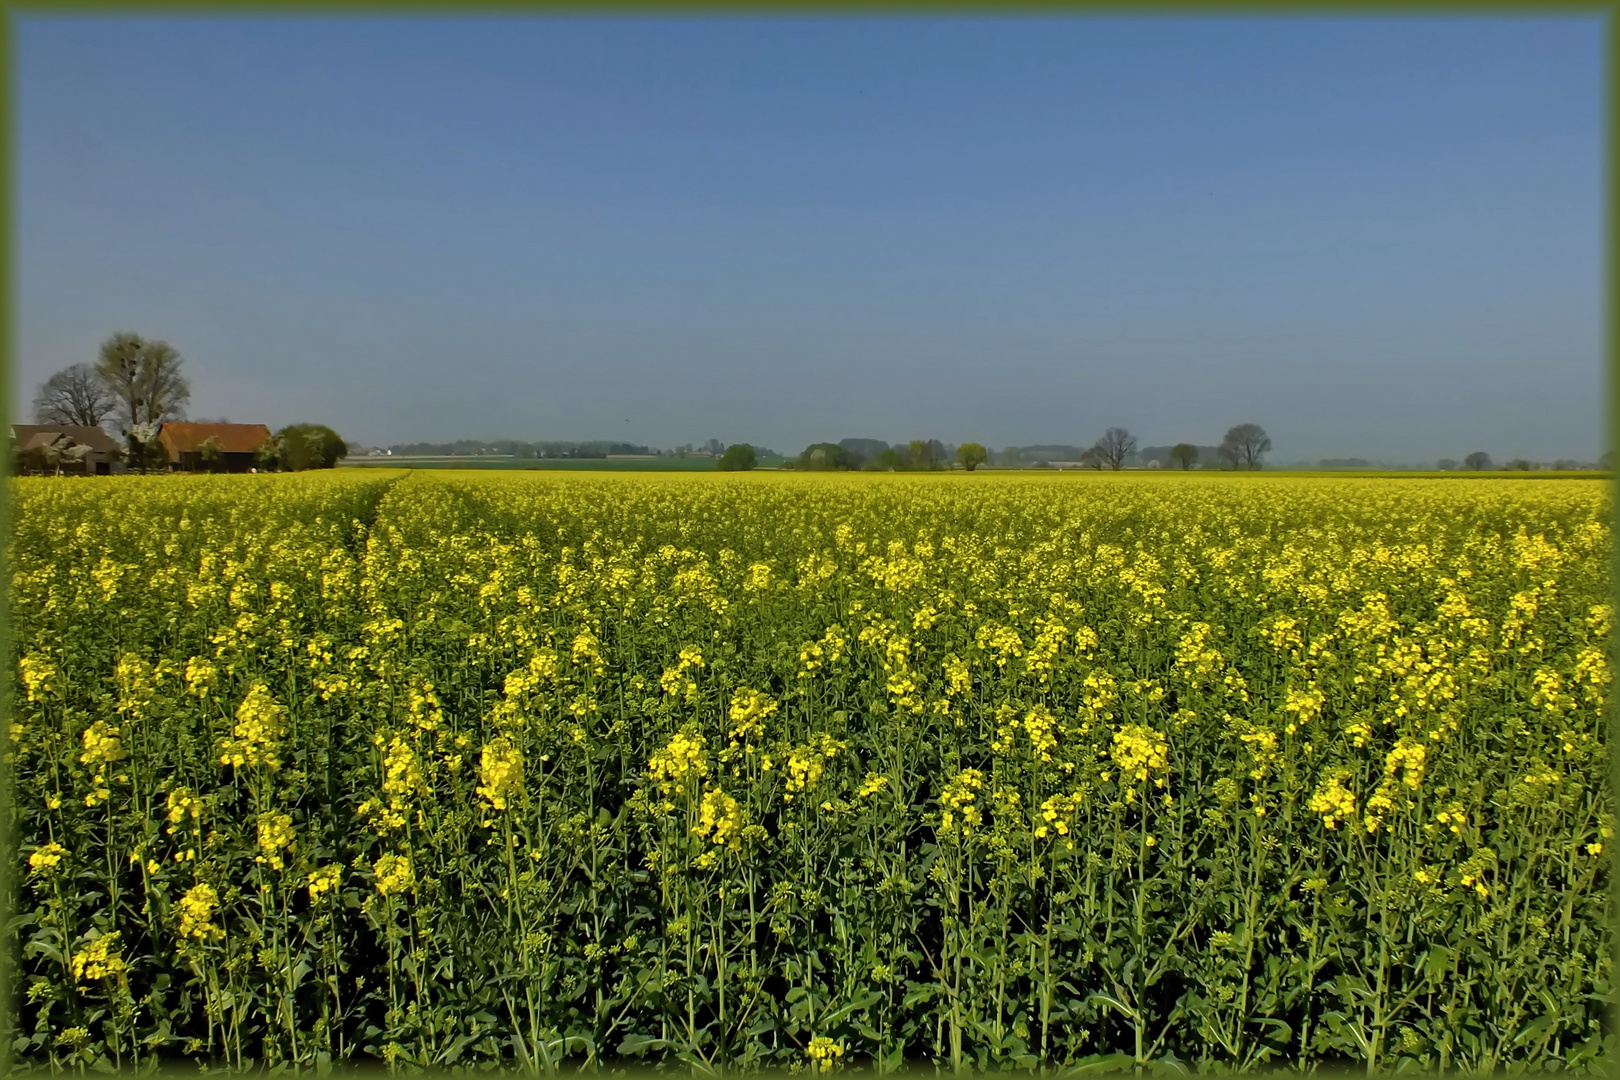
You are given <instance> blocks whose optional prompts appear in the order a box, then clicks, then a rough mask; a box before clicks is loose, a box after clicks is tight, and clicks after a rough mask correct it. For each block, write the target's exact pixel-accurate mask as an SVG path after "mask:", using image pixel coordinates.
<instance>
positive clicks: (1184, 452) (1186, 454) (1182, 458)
mask: <svg viewBox="0 0 1620 1080" xmlns="http://www.w3.org/2000/svg"><path fill="white" fill-rule="evenodd" d="M1170 460H1171V461H1173V462H1175V463H1176V467H1177V468H1178V469H1190V468H1192V467H1193V465H1194V464H1196V463H1197V461H1198V447H1196V446H1194V445H1193V444H1192V443H1176V445H1174V446H1172V447H1171V448H1170Z"/></svg>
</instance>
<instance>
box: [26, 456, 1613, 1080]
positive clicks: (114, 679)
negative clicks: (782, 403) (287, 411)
mask: <svg viewBox="0 0 1620 1080" xmlns="http://www.w3.org/2000/svg"><path fill="white" fill-rule="evenodd" d="M12 494H13V499H14V503H13V505H14V511H13V513H14V518H13V522H14V532H13V536H12V539H11V548H10V564H9V569H10V575H11V578H10V589H11V593H10V610H11V621H12V636H11V649H12V650H13V655H12V657H11V662H12V664H13V665H14V668H13V670H14V673H15V679H14V683H15V692H14V702H15V706H14V709H13V711H12V716H11V728H10V744H9V745H10V755H11V759H10V769H11V777H12V792H13V806H12V814H13V825H12V830H13V831H12V835H13V838H14V841H15V846H14V848H13V862H12V871H11V875H10V882H11V886H10V887H11V891H12V895H11V897H10V905H11V910H12V913H13V916H14V918H13V921H12V923H11V929H10V933H11V938H10V942H9V947H10V948H11V949H12V950H13V953H14V955H15V957H16V966H14V968H13V970H14V971H15V972H17V974H16V978H15V980H14V986H13V993H12V1005H11V1007H12V1011H13V1016H12V1018H11V1019H12V1024H13V1030H14V1032H15V1041H14V1044H13V1055H14V1058H15V1059H16V1060H18V1061H19V1062H20V1063H22V1064H30V1063H32V1064H39V1065H46V1064H49V1065H52V1066H56V1067H61V1068H72V1069H83V1068H92V1067H102V1068H105V1067H107V1066H112V1067H118V1068H131V1067H141V1066H144V1065H148V1064H151V1063H153V1062H155V1061H157V1060H158V1059H174V1058H192V1059H197V1060H201V1061H206V1062H212V1063H213V1064H215V1065H220V1066H228V1067H239V1068H248V1067H265V1066H268V1067H276V1066H298V1067H310V1066H315V1067H319V1066H322V1065H327V1064H334V1063H344V1062H355V1061H363V1060H379V1061H384V1062H387V1063H388V1064H389V1065H391V1066H393V1067H395V1068H399V1069H407V1068H413V1067H425V1066H457V1067H478V1066H489V1065H500V1066H503V1067H517V1068H524V1069H528V1070H534V1071H549V1070H554V1069H558V1068H562V1067H572V1066H576V1065H580V1064H590V1065H594V1064H602V1063H610V1064H611V1063H621V1064H622V1063H625V1062H634V1061H646V1062H664V1063H667V1064H670V1065H676V1066H681V1067H685V1066H694V1067H697V1068H700V1069H713V1068H720V1067H722V1066H723V1067H727V1068H733V1069H751V1068H765V1067H776V1066H782V1067H791V1068H796V1069H799V1070H808V1071H811V1072H815V1073H824V1072H832V1071H838V1070H848V1069H851V1068H860V1067H871V1066H873V1065H876V1066H877V1067H879V1068H884V1069H887V1068H895V1067H898V1066H900V1065H901V1064H902V1063H907V1062H916V1061H919V1060H922V1061H931V1062H933V1063H934V1064H935V1065H936V1066H938V1067H941V1068H949V1069H965V1068H970V1067H975V1068H982V1069H990V1070H999V1069H1007V1068H1014V1069H1039V1070H1048V1071H1050V1070H1051V1069H1053V1068H1059V1067H1065V1066H1073V1065H1076V1064H1091V1065H1097V1066H1107V1065H1130V1064H1142V1063H1148V1062H1180V1063H1182V1064H1183V1065H1185V1066H1186V1067H1187V1068H1189V1069H1192V1070H1195V1071H1197V1070H1202V1071H1208V1070H1232V1069H1252V1068H1258V1067H1261V1066H1265V1065H1276V1064H1291V1065H1295V1066H1298V1067H1310V1066H1313V1065H1323V1066H1327V1065H1334V1064H1339V1065H1345V1064H1353V1065H1357V1066H1360V1067H1365V1068H1369V1069H1377V1070H1385V1069H1397V1068H1415V1069H1418V1070H1421V1071H1434V1072H1440V1071H1445V1072H1454V1071H1461V1072H1469V1071H1479V1070H1489V1069H1493V1068H1502V1067H1519V1068H1522V1067H1531V1068H1553V1067H1556V1068H1574V1069H1588V1068H1595V1067H1599V1066H1601V1065H1603V1064H1604V1063H1605V1062H1607V1061H1609V1060H1612V1053H1610V1052H1607V1051H1606V1050H1605V1042H1604V1037H1603V1032H1602V1030H1601V1029H1600V1019H1601V1017H1602V1015H1603V1010H1604V1009H1605V1008H1606V1004H1605V1003H1606V1001H1607V1000H1608V998H1609V996H1610V994H1611V982H1612V969H1611V961H1610V956H1611V952H1612V946H1613V942H1612V941H1611V938H1610V934H1609V931H1608V930H1607V927H1606V920H1605V908H1606V890H1607V888H1608V881H1609V865H1610V859H1611V858H1612V856H1613V854H1614V852H1613V850H1612V849H1613V846H1614V845H1615V844H1616V840H1615V839H1614V818H1613V812H1612V805H1611V802H1610V800H1609V797H1608V795H1607V789H1606V779H1607V770H1608V765H1607V745H1606V743H1607V740H1606V727H1605V720H1604V716H1605V713H1604V707H1605V696H1606V694H1607V692H1608V686H1609V681H1610V675H1609V664H1608V640H1609V635H1610V624H1611V621H1612V618H1613V610H1612V606H1611V604H1610V601H1609V597H1610V590H1611V586H1610V580H1609V574H1608V569H1609V565H1610V558H1611V546H1610V545H1611V538H1610V530H1609V526H1608V521H1609V514H1610V506H1609V500H1608V494H1607V487H1606V485H1604V484H1601V483H1597V482H1591V481H1576V480H1567V481H1566V480H1549V481H1539V480H1515V481H1506V480H1470V479H1456V480H1398V479H1361V480H1356V479H1342V478H1309V479H1305V478H1300V479H1290V478H1287V477H1283V476H1259V477H1237V476H1220V475H1216V476H1201V475H1196V474H1194V475H1187V476H1166V475H1135V476H1131V475H1125V476H1086V477H1076V476H1055V477H1054V476H1037V477H1020V476H1005V475H1002V476H998V475H995V474H989V475H986V474H974V475H971V476H964V475H953V476H933V477H930V476H919V477H906V476H895V477H865V476H856V477H842V478H840V477H805V476H764V475H739V476H713V477H711V476H607V475H596V476H590V475H566V476H532V475H475V476H469V475H467V474H453V473H445V474H427V473H413V474H408V475H403V476H401V475H399V474H393V475H385V474H379V473H371V472H367V473H364V474H353V473H335V474H298V475H293V476H274V477H255V476H224V477H211V478H202V477H156V478H147V479H136V478H129V479H113V480H107V481H81V482H67V481H59V480H50V479H40V480H19V481H14V482H13V486H12Z"/></svg>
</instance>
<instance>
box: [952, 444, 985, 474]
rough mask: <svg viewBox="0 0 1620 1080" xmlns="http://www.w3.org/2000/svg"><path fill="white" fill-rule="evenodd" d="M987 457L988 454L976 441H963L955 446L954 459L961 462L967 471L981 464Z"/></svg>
mask: <svg viewBox="0 0 1620 1080" xmlns="http://www.w3.org/2000/svg"><path fill="white" fill-rule="evenodd" d="M989 457H990V455H989V454H988V453H986V452H985V449H984V447H983V446H981V445H979V444H978V443H976V442H970V443H963V444H962V445H961V446H958V447H957V448H956V459H957V460H958V461H960V462H961V463H962V468H964V469H966V470H967V471H968V472H972V471H973V470H974V469H976V468H978V467H979V466H980V465H983V464H984V463H985V461H987V460H988V459H989Z"/></svg>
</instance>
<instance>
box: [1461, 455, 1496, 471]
mask: <svg viewBox="0 0 1620 1080" xmlns="http://www.w3.org/2000/svg"><path fill="white" fill-rule="evenodd" d="M1463 464H1464V465H1465V466H1467V467H1468V468H1470V469H1472V470H1473V471H1474V472H1483V471H1484V470H1486V469H1489V468H1490V467H1491V455H1489V454H1487V453H1486V452H1485V451H1483V450H1475V451H1474V452H1473V453H1472V454H1469V455H1468V456H1467V457H1465V458H1463Z"/></svg>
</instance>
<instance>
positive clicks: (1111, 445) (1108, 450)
mask: <svg viewBox="0 0 1620 1080" xmlns="http://www.w3.org/2000/svg"><path fill="white" fill-rule="evenodd" d="M1092 449H1094V450H1096V451H1097V456H1098V457H1100V458H1102V461H1103V464H1104V465H1107V466H1108V467H1109V468H1110V469H1123V468H1124V467H1125V459H1126V458H1128V457H1130V456H1131V455H1132V454H1134V453H1135V452H1136V436H1135V435H1132V434H1131V433H1130V432H1128V431H1126V430H1125V429H1124V428H1122V427H1111V428H1109V429H1108V430H1107V431H1105V432H1103V437H1102V438H1100V439H1098V440H1097V445H1096V446H1094V447H1092Z"/></svg>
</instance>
